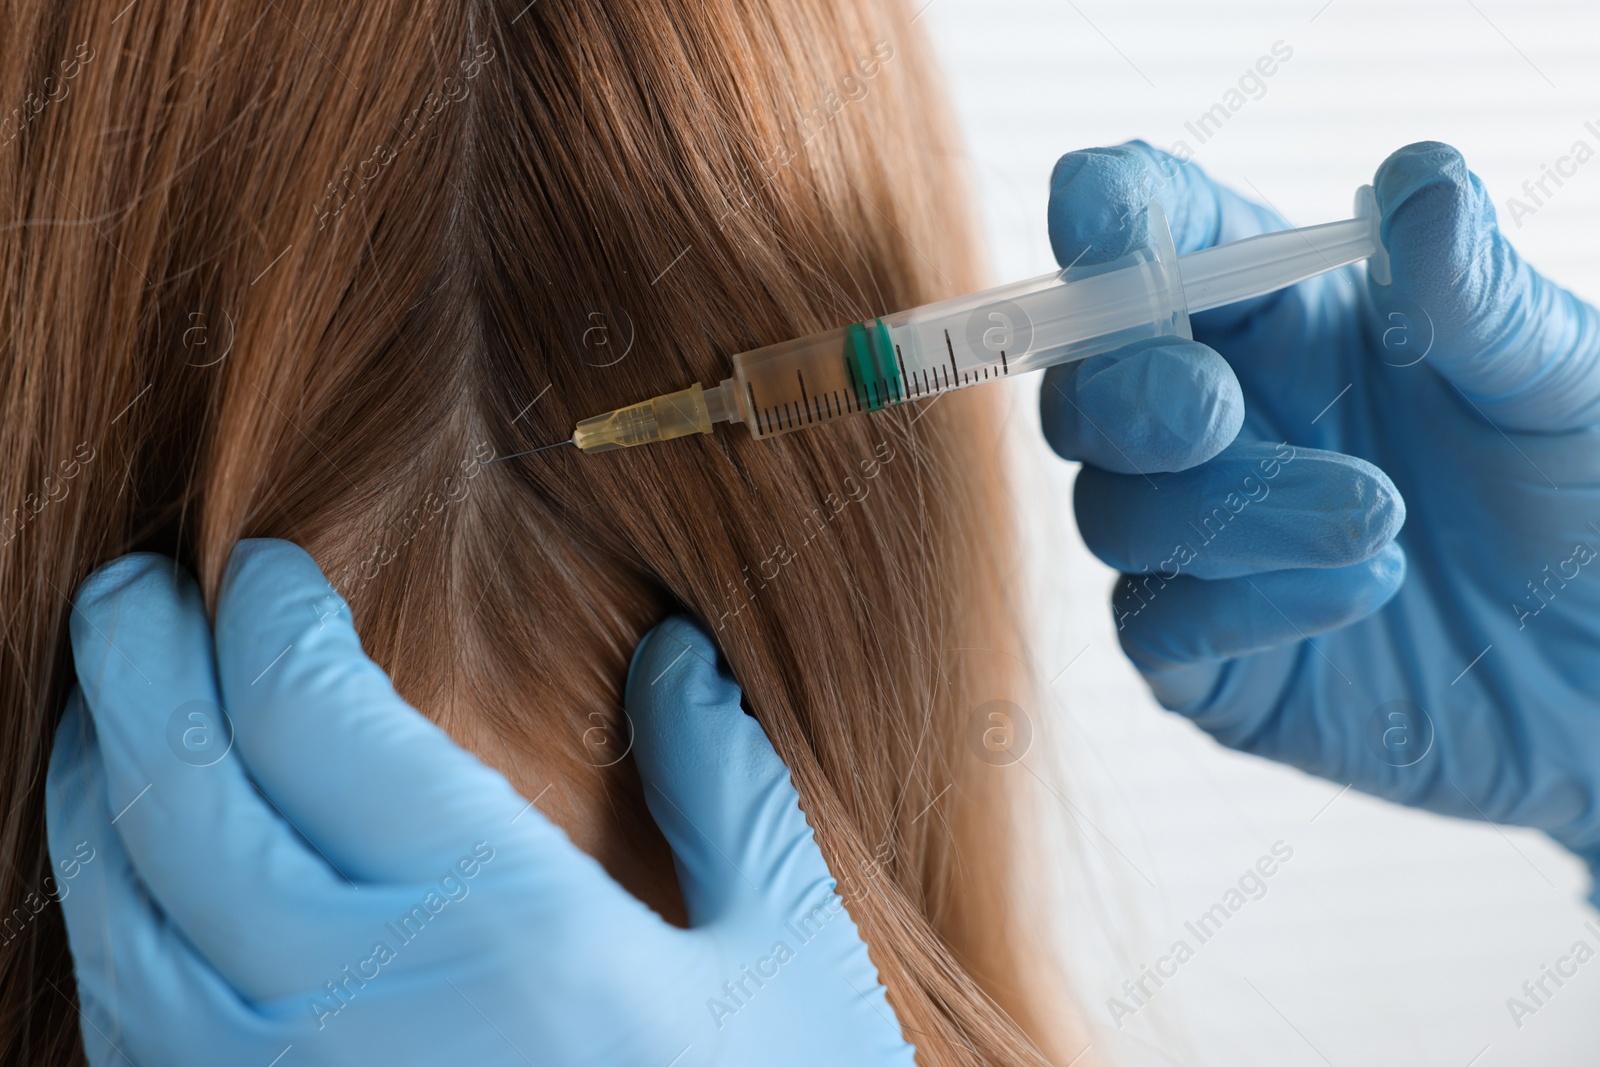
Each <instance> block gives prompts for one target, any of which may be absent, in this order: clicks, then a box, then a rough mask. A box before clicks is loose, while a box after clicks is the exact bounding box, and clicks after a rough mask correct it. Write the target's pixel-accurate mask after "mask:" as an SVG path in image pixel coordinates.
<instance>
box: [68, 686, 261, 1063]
mask: <svg viewBox="0 0 1600 1067" xmlns="http://www.w3.org/2000/svg"><path fill="white" fill-rule="evenodd" d="M114 817H115V816H114V814H113V812H112V809H111V807H110V804H109V801H108V800H107V797H106V787H105V774H104V771H103V770H102V767H101V761H100V753H99V749H98V745H97V742H96V740H95V734H94V726H93V723H92V720H91V719H90V717H89V715H88V713H87V712H86V711H84V708H83V699H82V696H81V694H80V693H77V692H74V693H73V695H72V697H71V698H70V699H69V701H68V703H67V709H66V713H65V715H64V716H63V717H62V719H61V723H60V725H59V726H58V727H57V728H56V737H55V745H54V747H53V749H52V750H51V753H50V769H49V772H48V774H47V775H46V778H45V826H46V832H47V836H48V839H49V846H50V858H51V861H52V863H53V865H54V873H53V877H54V881H55V886H56V888H55V890H54V891H53V894H54V895H55V896H56V897H57V899H59V900H60V901H61V911H62V914H63V916H64V917H65V919H66V924H67V942H68V944H69V945H70V946H71V949H72V961H73V972H74V975H75V977H76V979H77V985H78V1005H79V1008H80V1009H81V1011H82V1021H83V1026H82V1028H81V1029H82V1032H83V1041H84V1049H85V1052H86V1053H87V1058H88V1060H89V1062H90V1063H91V1064H94V1065H95V1067H101V1065H104V1064H114V1063H115V1064H121V1063H125V1062H126V1060H125V1059H124V1057H132V1058H133V1060H134V1062H137V1063H155V1062H159V1061H160V1060H161V1059H162V1058H163V1050H162V1049H157V1048H149V1047H146V1043H147V1041H148V1038H149V1036H150V1034H151V1029H152V1028H151V1027H150V1026H149V1025H148V1022H149V1021H150V1020H153V1019H179V1018H182V1019H185V1020H187V1023H186V1026H187V1027H188V1028H189V1033H188V1035H187V1038H188V1039H189V1040H191V1041H192V1040H194V1039H195V1038H196V1036H197V1035H196V1034H195V1032H194V1029H195V1028H197V1027H198V1028H201V1029H204V1028H206V1027H209V1026H213V1025H218V1024H222V1025H226V1026H228V1027H230V1028H231V1030H232V1032H234V1033H240V1034H243V1033H248V1032H249V1029H250V1027H252V1026H255V1025H257V1022H256V1020H255V1017H254V1015H253V1013H251V1012H249V1011H247V1010H246V1009H245V1008H244V1005H243V1004H242V1003H241V1002H240V1000H239V998H238V995H237V994H236V993H235V992H234V991H233V989H232V988H231V987H230V986H228V984H227V983H226V982H224V981H223V980H222V978H221V977H220V976H218V975H217V974H216V972H214V971H212V970H211V969H210V968H209V967H207V966H206V964H205V963H204V962H203V961H202V960H200V959H199V957H198V956H196V955H195V951H194V948H193V947H192V946H191V945H190V943H189V942H188V941H187V940H186V939H185V938H184V937H183V936H181V935H180V934H179V933H178V932H177V930H175V929H174V928H173V927H172V925H171V924H170V923H169V922H168V921H167V919H166V917H165V916H164V915H163V914H162V913H161V911H160V910H159V909H158V908H157V907H156V905H155V902H154V901H153V900H152V899H151V898H150V897H149V896H148V895H147V894H146V893H145V890H144V887H143V885H141V883H140V881H139V877H138V875H137V873H136V872H135V871H134V869H133V863H132V861H131V860H130V859H129V857H128V853H127V850H126V849H125V848H124V847H123V844H122V840H121V838H120V837H119V836H118V834H117V830H116V827H115V826H114V825H113V824H112V820H113V818H114Z"/></svg>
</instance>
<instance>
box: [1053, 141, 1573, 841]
mask: <svg viewBox="0 0 1600 1067" xmlns="http://www.w3.org/2000/svg"><path fill="white" fill-rule="evenodd" d="M1373 184H1374V188H1375V191H1376V193H1377V200H1378V204H1379V207H1380V209H1381V211H1382V215H1383V224H1382V239H1383V243H1384V245H1385V247H1386V248H1387V249H1388V252H1389V256H1390V261H1391V268H1392V271H1393V281H1392V284H1390V285H1387V286H1380V285H1376V284H1374V283H1371V282H1370V281H1369V280H1368V279H1367V278H1366V277H1365V275H1364V274H1363V272H1361V271H1360V270H1358V269H1357V268H1348V269H1345V270H1343V271H1340V272H1337V273H1335V274H1329V275H1324V276H1322V277H1319V278H1316V279H1313V280H1311V281H1309V282H1305V283H1303V284H1301V285H1298V286H1295V287H1293V288H1291V289H1288V290H1284V291H1283V292H1280V293H1277V294H1273V295H1269V296H1266V297H1262V298H1260V299H1257V300H1254V301H1250V302H1248V303H1245V304H1240V305H1234V306H1230V307H1224V308H1218V309H1216V310H1213V311H1209V312H1205V313H1203V314H1200V315H1197V316H1195V317H1194V320H1193V326H1194V333H1195V338H1196V343H1188V342H1178V343H1161V342H1146V343H1144V345H1142V346H1138V347H1136V348H1134V349H1130V350H1123V351H1120V352H1116V353H1111V354H1108V355H1104V356H1100V357H1097V358H1094V359H1090V360H1087V361H1085V362H1084V363H1081V364H1077V365H1072V366H1063V367H1058V368H1055V369H1053V370H1052V371H1051V372H1050V373H1049V374H1048V375H1047V377H1046V381H1045V386H1044V391H1043V394H1042V406H1043V417H1044V426H1045V432H1046V435H1047V437H1048V439H1049V440H1050V442H1051V444H1052V445H1053V447H1054V448H1055V449H1056V450H1057V451H1058V452H1059V453H1060V454H1061V455H1063V456H1066V457H1068V458H1072V459H1082V460H1084V461H1085V463H1086V466H1085V467H1084V468H1083V469H1082V471H1081V473H1080V474H1079V476H1078V481H1077V486H1076V490H1075V496H1076V508H1077V515H1078V521H1079V525H1080V527H1081V529H1082V532H1083V536H1084V539H1085V541H1086V542H1087V544H1088V545H1089V547H1090V548H1091V549H1092V550H1093V551H1094V552H1095V553H1096V554H1097V555H1098V556H1099V557H1100V558H1101V559H1103V560H1105V561H1106V562H1107V563H1109V564H1111V565H1112V566H1114V567H1116V568H1118V569H1119V570H1121V571H1123V572H1125V573H1126V574H1127V575H1128V578H1127V579H1126V580H1124V581H1123V582H1120V583H1119V584H1118V586H1117V589H1116V591H1115V593H1114V594H1113V611H1114V613H1115V615H1116V619H1117V623H1118V627H1119V637H1120V639H1121V642H1122V646H1123V648H1124V650H1125V651H1126V653H1127V654H1128V656H1129V657H1130V658H1131V659H1132V660H1133V662H1134V663H1135V664H1136V665H1137V666H1138V667H1139V668H1140V670H1141V671H1142V672H1143V673H1144V675H1145V677H1146V679H1147V680H1148V682H1149V684H1150V687H1151V688H1152V690H1153V691H1154V692H1155V695H1156V696H1157V697H1158V698H1159V699H1160V701H1161V702H1162V703H1163V704H1164V705H1165V706H1167V707H1168V708H1172V709H1174V710H1176V711H1179V712H1182V713H1183V714H1185V715H1187V716H1189V717H1190V718H1192V719H1193V720H1194V721H1195V722H1196V723H1198V724H1199V725H1200V726H1202V727H1203V728H1205V729H1206V730H1207V731H1209V732H1210V733H1212V734H1213V735H1215V736H1216V737H1217V739H1218V740H1220V741H1222V742H1223V743H1224V744H1226V745H1230V746H1232V747H1235V748H1240V749H1244V750H1246V751H1249V752H1254V753H1258V754H1260V755H1263V756H1267V757H1270V758H1272V759H1276V760H1282V761H1284V762H1287V763H1291V764H1294V765H1295V766H1298V767H1301V768H1304V769H1305V770H1308V771H1311V772H1313V773H1316V774H1320V775H1324V776H1326V777H1328V778H1331V779H1333V780H1335V781H1339V782H1352V783H1354V784H1355V786H1356V787H1357V788H1360V789H1363V790H1366V791H1368V792H1371V793H1375V794H1378V795H1380V796H1384V797H1389V798H1391V799H1393V800H1397V801H1400V802H1402V803H1406V804H1413V805H1418V806H1421V807H1426V808H1431V809H1433V810H1435V811H1440V812H1445V813H1448V814H1452V815H1460V816H1466V817H1470V818H1483V819H1492V820H1495V821H1498V822H1505V823H1516V824H1521V825H1527V826H1535V827H1539V828H1542V829H1544V830H1546V831H1548V832H1549V833H1550V834H1551V835H1553V836H1554V837H1555V838H1556V839H1557V840H1559V841H1561V842H1562V843H1564V844H1565V845H1566V846H1567V847H1569V848H1570V849H1572V850H1573V851H1574V852H1576V853H1578V854H1579V855H1580V856H1582V857H1583V858H1584V859H1585V860H1587V861H1588V862H1589V863H1590V865H1591V868H1593V867H1594V866H1595V863H1596V860H1597V859H1600V564H1597V563H1595V559H1596V555H1597V552H1600V526H1597V525H1596V523H1597V522H1600V436H1597V431H1596V423H1597V421H1600V314H1597V313H1596V311H1595V309H1594V308H1592V307H1590V306H1589V305H1587V304H1584V303H1582V302H1581V301H1579V300H1578V299H1576V298H1575V297H1574V296H1572V295H1571V294H1570V293H1568V292H1566V291H1564V290H1562V289H1560V288H1558V287H1557V286H1555V285H1553V284H1551V283H1550V282H1548V281H1546V280H1545V279H1544V278H1542V277H1540V276H1539V275H1538V274H1537V273H1535V272H1534V270H1533V269H1532V268H1530V267H1529V266H1528V265H1527V264H1526V263H1524V262H1523V261H1522V260H1521V259H1520V258H1519V257H1518V256H1517V253H1516V251H1515V250H1514V249H1513V248H1512V247H1511V244H1510V242H1509V241H1508V240H1506V238H1505V237H1504V236H1503V235H1502V234H1501V233H1500V232H1499V230H1498V229H1497V227H1496V224H1495V211H1494V206H1493V203H1492V201H1491V200H1490V198H1489V194H1488V193H1487V192H1486V191H1485V189H1484V187H1483V185H1482V183H1481V182H1480V181H1479V180H1478V179H1477V178H1476V177H1475V176H1473V175H1472V174H1471V173H1469V172H1468V170H1467V168H1466V165H1465V164H1464V163H1463V161H1462V159H1461V156H1460V155H1459V154H1458V153H1457V152H1456V151H1455V150H1454V149H1452V148H1450V147H1448V146H1446V145H1442V144H1437V143H1423V144H1416V145H1411V146H1409V147H1407V148H1404V149H1401V150H1400V151H1399V152H1396V153H1395V154H1394V155H1393V156H1391V157H1390V158H1389V159H1388V160H1387V161H1385V162H1384V164H1383V165H1382V167H1380V168H1379V170H1378V173H1377V176H1376V178H1375V179H1374V182H1373ZM1152 196H1153V197H1154V198H1156V199H1157V200H1159V201H1160V202H1161V204H1162V206H1163V207H1164V208H1165V209H1166V211H1167V213H1168V216H1169V218H1170V219H1171V220H1172V222H1173V231H1174V238H1175V242H1176V244H1177V247H1178V251H1179V252H1180V253H1182V252H1191V251H1194V250H1196V249H1199V248H1203V247H1206V246H1209V245H1212V244H1214V243H1221V242H1224V241H1235V240H1239V239H1240V238H1244V237H1248V236H1251V235H1253V234H1256V233H1261V232H1264V231H1268V230H1276V229H1281V228H1283V227H1285V226H1286V225H1287V224H1286V223H1285V222H1284V221H1283V220H1282V219H1281V218H1279V217H1278V215H1276V214H1275V213H1274V212H1272V211H1270V210H1268V209H1266V208H1264V207H1261V206H1259V205H1257V204H1255V203H1253V202H1251V201H1249V200H1246V199H1244V198H1242V197H1240V196H1239V195H1237V194H1235V193H1233V192H1231V191H1229V190H1227V189H1225V188H1222V187H1220V186H1218V185H1215V184H1213V183H1212V182H1211V181H1210V180H1209V179H1208V178H1207V177H1206V176H1205V175H1204V174H1203V173H1202V172H1201V171H1200V169H1199V168H1198V167H1197V166H1194V165H1192V164H1189V165H1184V164H1181V163H1179V162H1178V161H1176V160H1175V159H1174V158H1173V157H1170V156H1168V155H1166V154H1165V153H1161V152H1158V151H1156V150H1154V149H1151V148H1150V147H1148V146H1146V145H1143V144H1141V143H1134V144H1131V145H1128V146H1124V147H1121V148H1110V149H1096V150H1092V151H1086V152H1074V153H1072V154H1070V155H1067V156H1065V157H1063V158H1062V159H1061V161H1060V162H1059V163H1058V164H1057V166H1056V169H1055V174H1054V176H1053V178H1052V185H1051V198H1050V237H1051V241H1052V244H1053V245H1054V249H1055V253H1056V255H1057V257H1058V258H1059V259H1060V260H1061V261H1062V262H1063V263H1070V262H1072V261H1073V260H1075V259H1077V257H1078V256H1079V255H1083V257H1084V259H1083V260H1082V262H1095V261H1098V260H1101V259H1104V258H1109V257H1111V256H1115V255H1117V254H1118V253H1120V252H1121V251H1123V250H1124V249H1125V248H1127V247H1128V245H1129V244H1130V243H1131V242H1133V241H1136V240H1142V239H1143V235H1144V233H1145V232H1146V231H1145V226H1146V208H1147V206H1148V203H1149V201H1150V199H1151V197H1152ZM1219 353H1220V355H1219ZM1241 415H1242V428H1240V416H1241ZM1236 430H1237V437H1235V436H1234V435H1235V431H1236ZM1283 442H1286V444H1280V443H1283ZM1161 472H1181V473H1161ZM1230 494H1232V497H1231V498H1230ZM1402 499H1403V500H1404V504H1402ZM1214 509H1221V511H1220V512H1217V511H1215V510H1214ZM1407 515H1409V518H1407ZM1402 521H1404V522H1405V526H1404V529H1403V530H1402V529H1401V523H1402ZM1186 549H1187V550H1186Z"/></svg>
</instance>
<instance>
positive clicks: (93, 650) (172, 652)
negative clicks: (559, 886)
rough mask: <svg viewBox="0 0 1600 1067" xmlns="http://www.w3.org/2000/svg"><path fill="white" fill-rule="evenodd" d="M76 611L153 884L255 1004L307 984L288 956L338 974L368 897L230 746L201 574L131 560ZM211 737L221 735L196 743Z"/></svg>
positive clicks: (86, 672) (86, 669)
mask: <svg viewBox="0 0 1600 1067" xmlns="http://www.w3.org/2000/svg"><path fill="white" fill-rule="evenodd" d="M73 609H74V610H73V613H72V619H71V632H72V654H73V661H74V665H75V667H76V669H77V674H78V681H79V685H80V687H81V690H82V694H83V703H84V706H85V707H86V708H87V709H88V710H89V712H90V714H91V715H92V716H93V718H94V722H95V728H96V729H95V733H96V736H97V738H98V750H99V753H100V760H101V766H102V768H103V772H104V776H105V792H106V795H107V796H108V798H109V800H110V803H111V804H112V805H113V806H114V807H115V809H116V814H115V816H114V821H115V824H116V828H117V831H118V833H119V834H120V837H121V840H122V841H123V843H124V845H125V847H126V850H127V853H128V855H129V857H130V859H131V861H132V863H133V865H134V868H135V869H136V870H137V871H138V873H139V878H140V881H141V882H142V883H143V885H144V886H146V887H147V888H148V889H149V891H150V894H151V895H152V896H153V897H154V898H155V900H156V901H157V902H158V903H159V905H160V906H161V909H162V911H163V912H164V913H165V914H166V915H167V916H168V917H169V918H170V919H171V921H172V922H174V923H176V924H177V925H178V926H179V927H180V928H181V929H182V930H183V932H184V934H185V935H186V936H187V937H188V938H189V940H190V941H191V942H193V944H194V945H195V947H196V948H198V949H199V951H200V952H201V953H202V954H203V955H204V956H205V958H206V959H207V960H209V961H210V962H211V963H212V964H213V965H214V966H216V967H218V968H219V970H222V971H223V973H225V974H227V976H228V977H229V979H230V980H234V981H235V982H236V983H238V984H239V988H240V989H241V991H242V992H244V993H245V994H246V995H249V996H266V995H271V994H273V993H275V992H279V991H282V990H285V989H290V988H301V987H302V986H301V983H302V982H303V980H304V978H305V975H304V974H302V973H301V971H300V970H299V969H298V968H297V967H289V966H286V967H284V968H282V969H280V968H278V967H277V966H276V965H275V962H274V961H278V960H284V959H293V960H296V961H303V962H304V964H305V965H307V966H310V967H313V968H316V967H323V968H324V969H325V968H326V966H327V965H330V964H331V966H332V968H333V969H334V970H335V971H336V970H337V969H338V966H339V963H340V962H342V960H341V961H338V962H336V959H337V954H338V953H339V952H340V951H342V950H344V949H346V948H348V947H349V946H348V945H347V944H346V943H345V942H344V941H343V940H342V939H341V938H340V936H339V934H340V931H341V930H342V929H343V928H344V924H345V922H346V921H347V920H348V919H349V918H350V917H351V915H353V914H354V912H353V910H352V909H353V908H354V907H355V906H356V904H355V900H354V898H355V896H356V890H354V889H353V888H351V887H350V886H348V885H347V884H346V882H345V880H344V879H343V878H341V877H340V876H339V874H338V873H336V872H335V871H334V870H333V869H332V868H331V867H330V866H329V865H328V864H327V863H326V862H325V861H324V860H323V859H322V858H321V857H320V856H318V855H316V854H315V853H314V852H312V851H311V850H310V849H309V848H308V847H307V846H306V843H305V842H304V841H303V840H301V839H300V837H299V836H298V835H297V834H296V833H295V832H294V829H293V828H292V827H291V826H290V825H289V824H288V823H286V822H284V820H283V819H281V818H280V817H279V816H278V814H277V813H276V812H274V811H273V810H272V809H271V808H270V807H269V806H268V805H267V804H266V803H265V802H264V801H263V800H262V798H261V796H260V795H259V794H258V793H257V791H256V789H255V786H254V785H253V784H252V783H251V781H250V779H249V777H248V776H247V774H246V773H245V770H244V768H243V766H242V765H241V764H240V762H239V759H238V755H237V752H236V751H235V750H233V749H232V748H230V746H229V745H228V743H227V739H228V736H229V734H228V726H227V717H226V714H225V712H224V711H223V710H222V708H221V707H220V706H219V701H218V698H217V685H216V677H215V670H214V665H213V660H212V642H211V631H210V627H209V626H208V625H207V622H206V613H205V605H204V604H203V603H202V600H201V596H200V590H199V588H198V587H197V586H196V585H195V583H194V581H193V579H191V578H190V577H189V576H188V574H186V573H184V572H183V571H182V570H181V569H180V568H178V567H177V566H176V565H175V564H174V563H173V561H172V560H170V559H167V558H166V557H164V556H155V555H149V554H141V555H134V556H125V557H123V558H122V559H119V560H117V561H116V562H114V563H111V564H108V565H107V566H105V567H102V568H100V569H99V570H98V571H96V572H95V573H94V574H92V575H91V576H90V577H89V578H88V579H87V580H86V581H85V582H84V583H83V585H82V586H81V587H80V588H79V590H78V593H77V596H76V598H75V600H74V603H73ZM197 719H198V720H199V722H201V723H203V724H204V725H203V727H200V726H197V725H196V721H197ZM199 728H203V729H207V730H211V731H215V733H214V735H213V736H214V737H215V738H217V740H215V741H214V742H213V743H212V744H210V745H207V746H198V747H192V746H190V745H186V744H185V735H186V734H188V733H189V732H190V731H192V730H194V729H199Z"/></svg>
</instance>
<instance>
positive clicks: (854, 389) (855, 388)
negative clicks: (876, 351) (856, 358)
mask: <svg viewBox="0 0 1600 1067" xmlns="http://www.w3.org/2000/svg"><path fill="white" fill-rule="evenodd" d="M844 372H845V373H846V374H848V375H849V376H850V394H846V399H849V396H850V395H851V394H853V395H854V396H855V398H856V407H858V408H859V407H860V406H861V386H860V385H859V384H857V382H856V369H855V367H853V366H851V365H850V361H849V360H848V359H847V360H845V361H844Z"/></svg>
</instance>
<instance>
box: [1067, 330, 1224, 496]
mask: <svg viewBox="0 0 1600 1067" xmlns="http://www.w3.org/2000/svg"><path fill="white" fill-rule="evenodd" d="M1039 415H1040V421H1041V422H1042V423H1043V425H1044V436H1045V440H1046V441H1048V442H1049V444H1050V447H1051V448H1052V449H1054V450H1055V452H1056V454H1057V455H1059V456H1061V458H1063V459H1074V460H1082V461H1083V462H1084V463H1088V464H1090V465H1092V466H1095V467H1099V468H1101V469H1103V470H1108V471H1116V472H1118V473H1121V474H1150V473H1155V472H1159V471H1180V470H1184V469H1186V468H1189V467H1193V466H1195V465H1196V464H1200V463H1204V462H1205V461H1206V460H1208V459H1210V458H1211V457H1212V456H1215V455H1216V454H1217V453H1218V452H1221V451H1222V450H1223V449H1224V448H1226V447H1227V446H1228V444H1229V443H1230V442H1231V441H1232V440H1233V439H1234V438H1235V437H1236V436H1238V433H1239V427H1241V426H1242V425H1244V394H1243V393H1242V392H1240V389H1239V380H1238V379H1237V378H1235V377H1234V374H1233V369H1232V368H1231V367H1229V366H1228V363H1227V361H1226V360H1224V359H1223V358H1222V357H1221V356H1219V355H1218V354H1217V353H1216V352H1214V351H1212V350H1211V349H1209V348H1207V347H1206V346H1205V345H1202V344H1198V343H1196V342H1194V341H1185V340H1182V339H1181V338H1151V339H1148V340H1144V341H1137V342H1135V343H1133V344H1131V345H1128V346H1126V347H1124V348H1119V349H1117V350H1115V351H1113V352H1105V353H1102V354H1100V355H1097V356H1090V357H1089V358H1088V359H1084V360H1079V361H1077V362H1074V363H1063V364H1060V365H1057V366H1054V367H1051V368H1050V369H1049V370H1047V371H1045V375H1044V387H1043V389H1042V390H1041V391H1040V393H1039Z"/></svg>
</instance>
